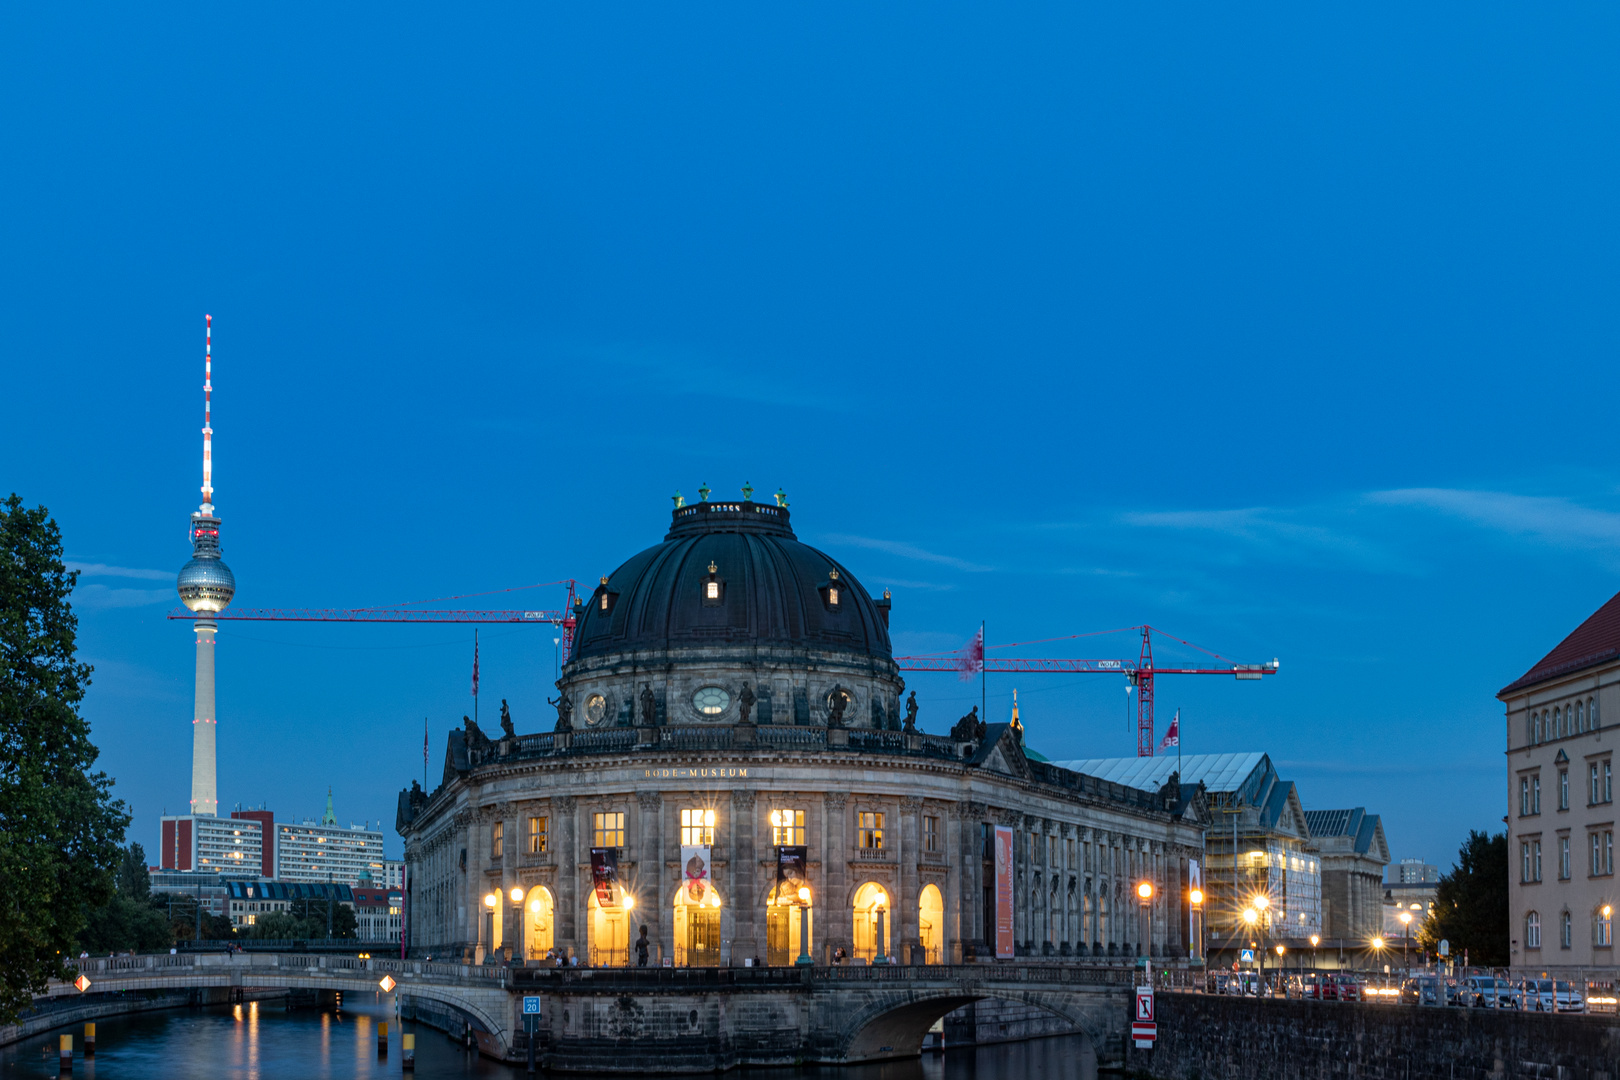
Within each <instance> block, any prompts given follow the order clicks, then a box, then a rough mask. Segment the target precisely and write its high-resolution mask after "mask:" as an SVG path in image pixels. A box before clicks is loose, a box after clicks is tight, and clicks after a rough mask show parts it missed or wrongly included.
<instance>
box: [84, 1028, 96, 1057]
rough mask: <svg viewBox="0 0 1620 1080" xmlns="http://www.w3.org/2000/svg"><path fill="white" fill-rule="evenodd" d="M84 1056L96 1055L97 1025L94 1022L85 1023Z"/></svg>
mask: <svg viewBox="0 0 1620 1080" xmlns="http://www.w3.org/2000/svg"><path fill="white" fill-rule="evenodd" d="M84 1056H85V1057H87V1058H93V1057H95V1056H96V1025H95V1024H94V1023H89V1024H86V1025H84Z"/></svg>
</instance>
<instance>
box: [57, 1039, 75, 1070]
mask: <svg viewBox="0 0 1620 1080" xmlns="http://www.w3.org/2000/svg"><path fill="white" fill-rule="evenodd" d="M56 1053H57V1060H58V1061H59V1062H60V1063H61V1070H62V1071H63V1072H65V1073H70V1072H72V1071H73V1036H71V1035H62V1036H59V1037H58V1038H57V1041H56Z"/></svg>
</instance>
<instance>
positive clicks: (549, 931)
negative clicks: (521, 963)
mask: <svg viewBox="0 0 1620 1080" xmlns="http://www.w3.org/2000/svg"><path fill="white" fill-rule="evenodd" d="M556 914H557V905H556V901H554V900H553V899H552V897H551V890H550V889H548V888H546V887H545V886H544V885H536V886H535V887H534V888H532V889H530V890H529V895H528V896H526V897H525V898H524V900H523V957H524V959H526V960H539V959H540V958H541V957H543V956H545V955H546V953H547V952H549V951H550V950H551V947H552V945H553V944H555V937H554V936H553V935H554V933H555V927H556Z"/></svg>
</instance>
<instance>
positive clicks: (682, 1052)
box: [51, 952, 1136, 1073]
mask: <svg viewBox="0 0 1620 1080" xmlns="http://www.w3.org/2000/svg"><path fill="white" fill-rule="evenodd" d="M81 967H82V970H83V973H84V974H85V976H86V977H87V978H89V979H90V981H91V988H92V989H94V990H102V991H106V990H140V989H170V988H179V987H241V988H249V987H251V988H282V987H284V988H288V989H298V990H311V989H313V990H324V991H339V992H350V993H376V992H379V991H380V990H381V987H380V985H379V984H380V983H381V981H382V980H383V978H384V976H389V977H391V978H392V979H393V980H394V982H395V984H396V985H395V987H394V989H393V993H394V994H395V995H396V996H397V997H398V1006H399V1011H400V1014H401V1015H402V1016H403V1017H404V1018H406V1019H408V1020H417V1021H420V1022H424V1023H428V1024H431V1025H433V1026H436V1027H441V1028H445V1029H448V1030H450V1031H451V1033H452V1034H454V1035H458V1036H459V1035H463V1034H470V1035H472V1036H474V1037H475V1038H476V1039H477V1041H478V1044H479V1048H480V1049H481V1050H482V1051H483V1052H485V1053H486V1054H490V1055H491V1056H494V1057H500V1058H507V1059H516V1058H521V1057H523V1056H524V1055H525V1054H526V1053H527V1049H528V1038H529V1036H528V1035H527V1034H526V1032H525V1031H524V1027H523V1022H522V998H523V997H525V996H538V997H539V998H540V1001H541V1015H540V1020H539V1023H538V1030H537V1031H536V1034H535V1039H536V1045H535V1051H536V1056H537V1058H538V1060H539V1062H540V1063H541V1064H542V1065H543V1066H545V1067H546V1068H549V1069H553V1070H561V1071H567V1070H581V1071H604V1070H611V1071H617V1072H638V1071H645V1072H660V1073H667V1072H713V1071H715V1070H717V1069H728V1068H732V1067H735V1066H740V1065H787V1064H794V1063H800V1062H823V1063H827V1064H846V1063H855V1062H864V1061H880V1060H885V1059H889V1058H902V1057H914V1056H916V1055H917V1054H918V1053H920V1052H921V1049H922V1042H923V1038H924V1036H925V1034H926V1033H927V1031H928V1029H929V1028H930V1027H931V1026H932V1025H933V1023H934V1022H935V1021H936V1020H939V1019H940V1018H941V1017H943V1016H945V1014H947V1013H949V1012H952V1011H954V1010H955V1009H958V1008H960V1007H961V1006H963V1005H966V1004H969V1003H970V1002H974V1001H980V1000H984V999H999V1000H1003V1001H1009V1002H1015V1003H1018V1004H1022V1005H1027V1006H1033V1007H1035V1008H1038V1009H1042V1010H1045V1011H1046V1012H1049V1013H1052V1014H1054V1015H1055V1016H1057V1017H1059V1018H1060V1019H1061V1020H1062V1021H1063V1022H1064V1023H1065V1024H1066V1025H1067V1026H1069V1027H1070V1028H1072V1029H1073V1030H1074V1031H1077V1032H1080V1033H1083V1034H1085V1035H1086V1036H1087V1037H1088V1038H1089V1039H1090V1040H1091V1043H1092V1045H1093V1047H1094V1049H1095V1051H1096V1054H1097V1059H1098V1061H1099V1063H1102V1064H1105V1065H1106V1064H1109V1063H1122V1062H1123V1061H1124V1055H1125V1036H1126V1032H1127V1030H1128V1027H1129V1023H1130V1015H1131V1013H1130V1010H1131V996H1132V985H1133V982H1134V981H1135V978H1136V973H1135V971H1134V970H1133V969H1131V968H1129V967H1123V966H1118V965H1106V964H1077V963H1076V964H1055V963H1054V964H1048V963H980V964H929V965H893V966H878V967H867V966H838V967H805V968H562V969H558V968H508V967H497V966H491V965H467V964H451V963H437V962H432V961H419V960H398V959H360V958H355V957H348V956H330V955H324V956H323V955H317V954H306V953H247V954H240V953H239V954H225V953H223V952H221V953H185V954H180V955H176V956H137V957H120V958H103V959H93V960H87V961H84V962H82V964H81ZM76 993H78V991H77V990H76V989H74V988H73V987H72V986H71V985H68V984H58V985H53V986H52V987H51V994H52V995H53V996H54V995H60V994H76Z"/></svg>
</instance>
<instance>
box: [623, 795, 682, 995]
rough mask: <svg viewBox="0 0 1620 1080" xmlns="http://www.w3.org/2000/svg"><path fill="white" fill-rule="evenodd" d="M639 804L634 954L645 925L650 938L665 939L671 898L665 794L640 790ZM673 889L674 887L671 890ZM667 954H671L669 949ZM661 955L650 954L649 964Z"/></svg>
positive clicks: (655, 939) (631, 948)
mask: <svg viewBox="0 0 1620 1080" xmlns="http://www.w3.org/2000/svg"><path fill="white" fill-rule="evenodd" d="M636 806H637V807H638V808H639V810H640V814H641V820H640V821H638V822H637V828H636V894H637V895H636V911H637V913H638V914H639V916H640V917H639V918H638V919H636V924H635V926H634V927H633V928H632V929H631V931H630V950H631V953H632V954H634V952H635V948H636V942H637V941H638V940H639V939H640V938H641V927H642V926H643V925H645V926H646V927H647V939H648V940H649V941H652V942H661V941H663V940H664V923H665V922H666V920H665V917H664V912H665V910H666V909H667V908H668V907H669V903H670V901H669V897H667V896H665V895H664V847H663V832H664V830H663V828H662V826H663V819H662V817H661V813H662V810H663V806H664V797H663V796H662V795H660V794H659V793H658V792H656V791H638V792H636ZM671 891H673V890H671ZM664 955H665V956H669V955H671V954H670V953H669V952H668V951H665V953H664ZM658 962H659V957H658V956H656V955H654V956H649V957H648V958H647V963H648V964H654V965H656V964H657V963H658Z"/></svg>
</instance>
